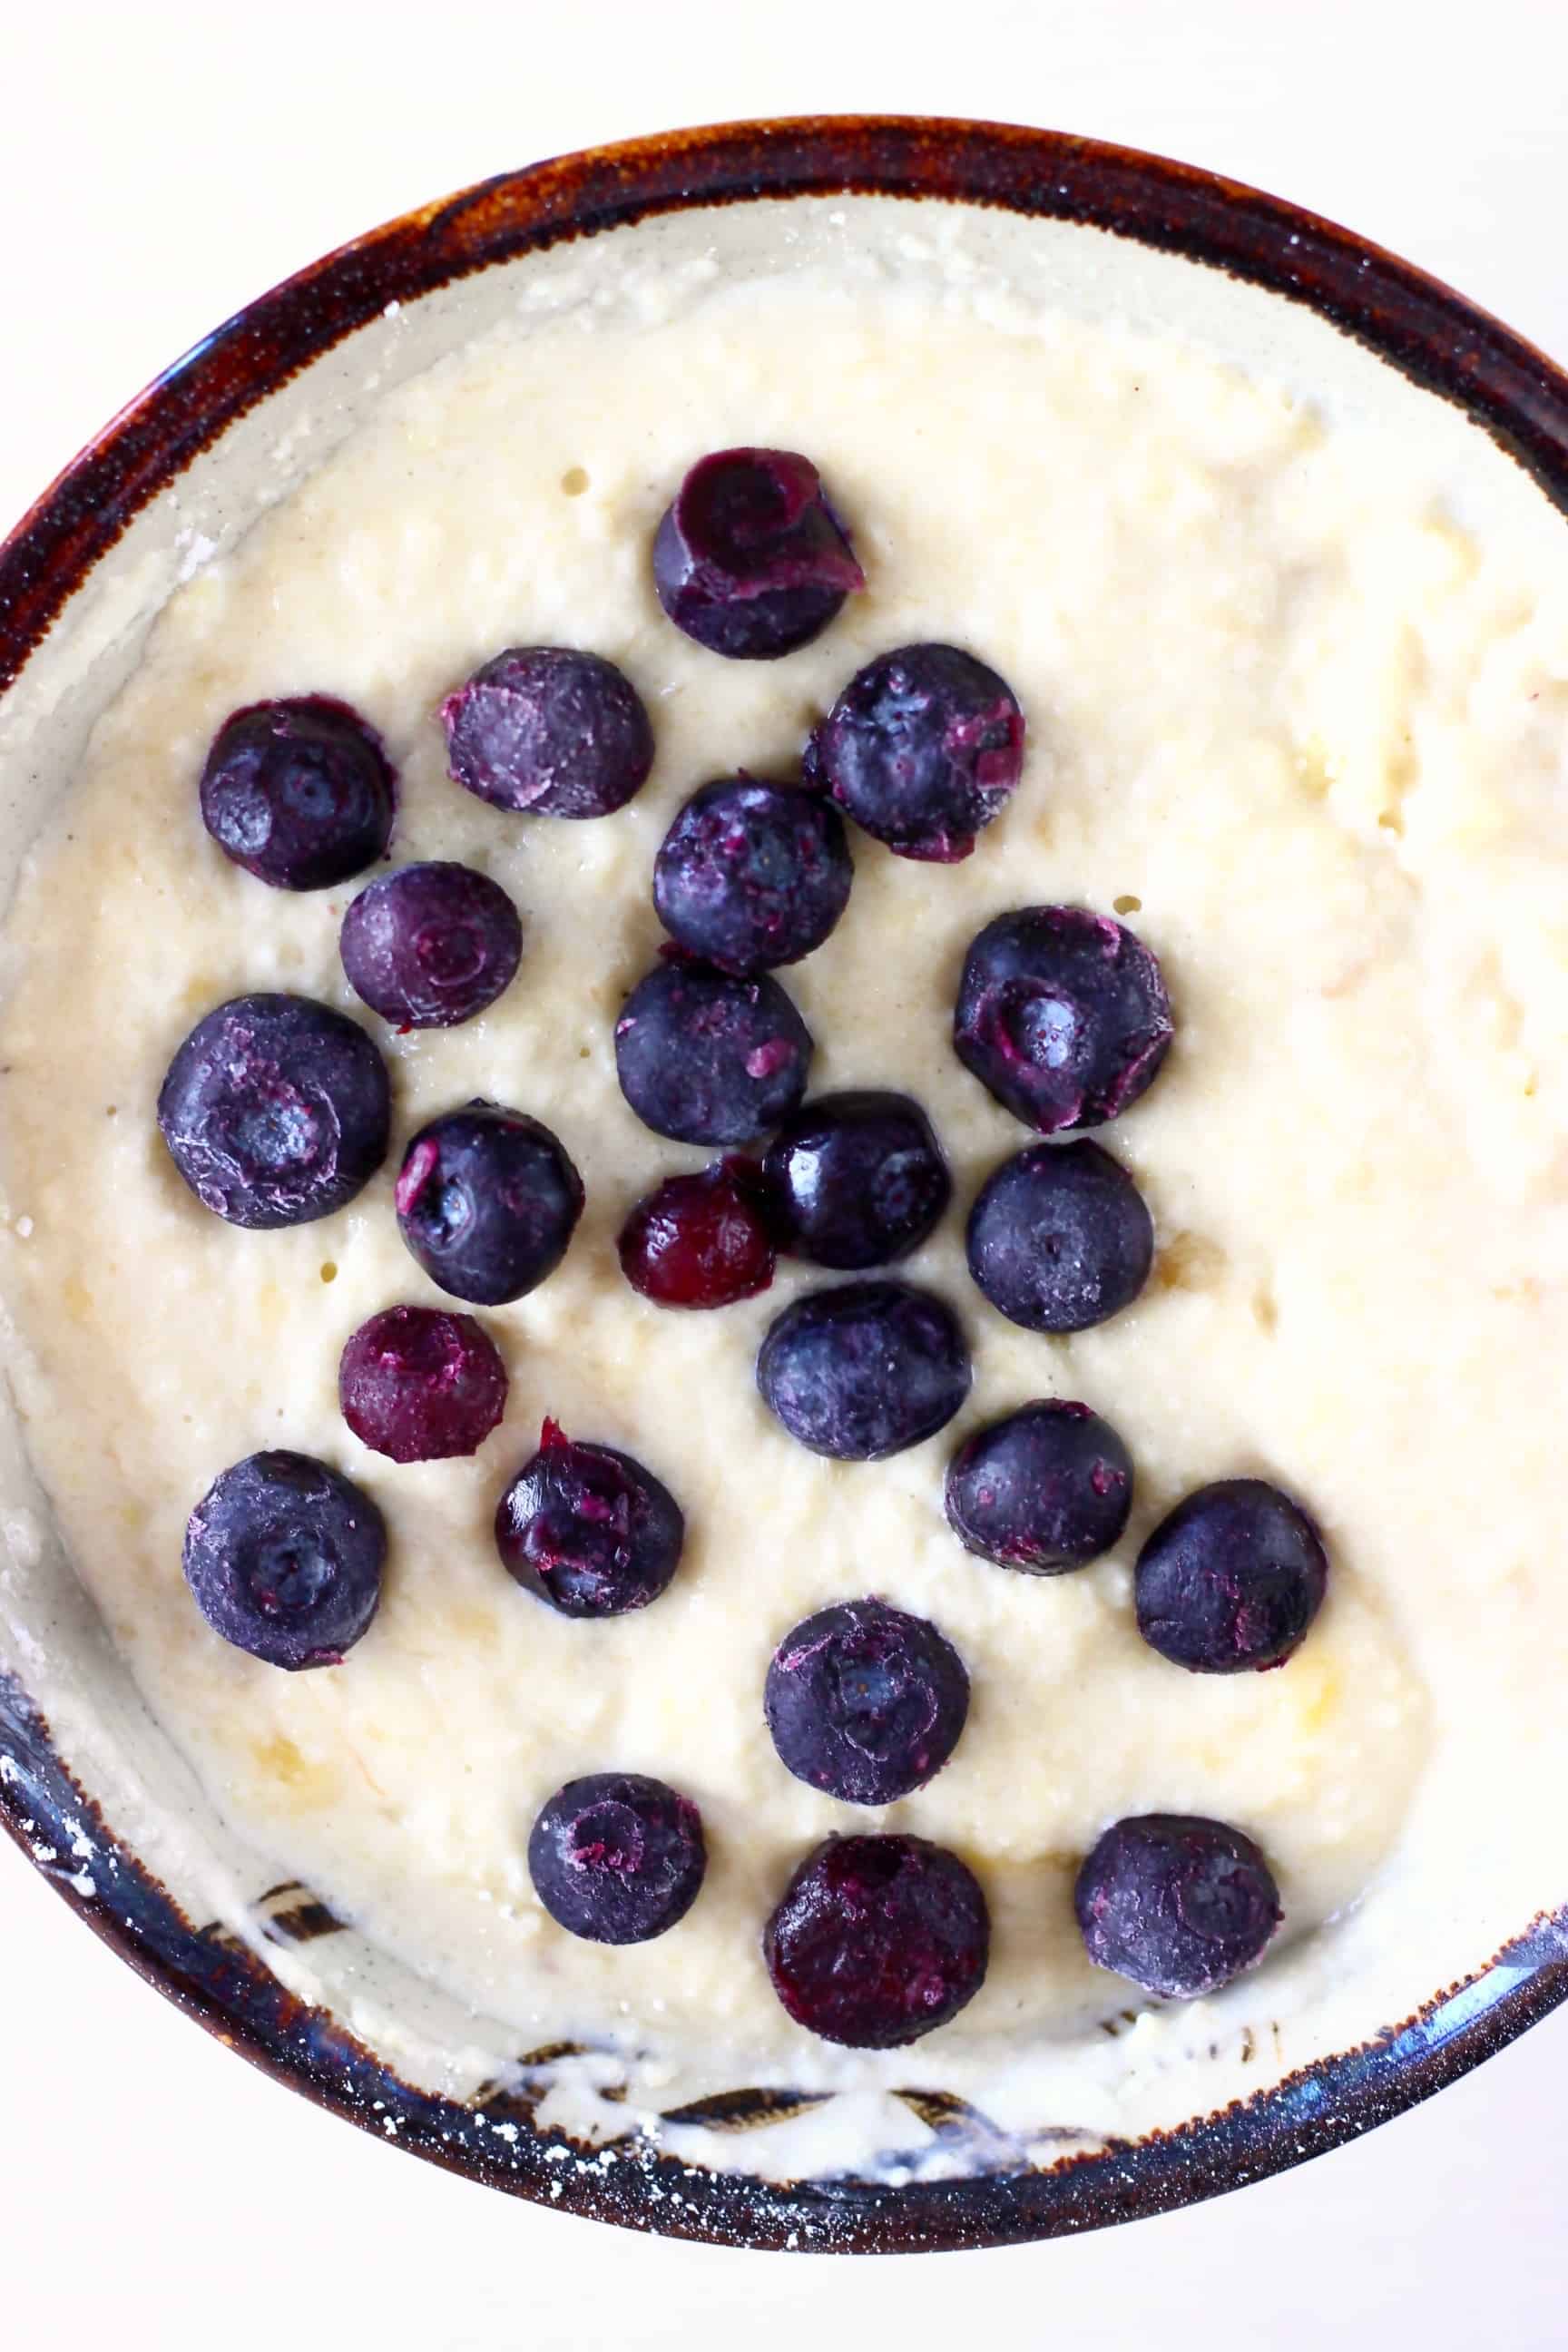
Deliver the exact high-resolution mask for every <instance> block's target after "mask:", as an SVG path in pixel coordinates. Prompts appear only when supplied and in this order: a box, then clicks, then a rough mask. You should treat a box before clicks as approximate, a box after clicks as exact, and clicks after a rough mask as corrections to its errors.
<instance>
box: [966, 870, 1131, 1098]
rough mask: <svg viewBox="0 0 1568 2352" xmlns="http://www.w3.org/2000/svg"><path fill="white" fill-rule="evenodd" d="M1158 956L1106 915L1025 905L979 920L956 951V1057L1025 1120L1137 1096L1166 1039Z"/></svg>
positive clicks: (1082, 908) (1083, 909) (1085, 910)
mask: <svg viewBox="0 0 1568 2352" xmlns="http://www.w3.org/2000/svg"><path fill="white" fill-rule="evenodd" d="M1171 1036H1172V1024H1171V1003H1170V999H1169V998H1168V997H1167V995H1166V994H1165V983H1164V982H1163V979H1162V978H1161V976H1160V967H1159V965H1158V963H1156V961H1154V958H1153V957H1152V955H1151V954H1150V952H1149V950H1148V949H1147V948H1146V947H1145V946H1144V945H1143V942H1142V940H1139V939H1137V938H1135V937H1134V935H1133V934H1132V932H1131V931H1130V930H1128V929H1127V928H1126V926H1125V925H1124V924H1121V923H1113V922H1112V921H1111V919H1110V916H1109V915H1094V914H1090V913H1089V910H1088V908H1084V907H1025V908H1020V910H1019V911H1018V912H1017V913H1016V914H1012V915H998V916H997V918H996V919H995V921H994V922H992V923H987V924H986V926H985V929H984V930H983V931H982V932H981V933H980V934H979V936H978V937H977V938H976V939H975V940H974V942H973V945H972V946H971V948H970V950H969V953H968V955H967V957H966V958H965V959H964V965H963V980H962V981H961V982H960V983H959V991H958V1005H957V1009H956V1011H955V1013H954V1014H953V1024H952V1040H953V1045H954V1048H955V1050H956V1052H957V1055H958V1058H959V1060H960V1061H961V1062H962V1063H963V1066H964V1067H965V1068H966V1069H969V1070H973V1073H974V1075H975V1076H976V1077H977V1078H978V1079H979V1080H980V1083H981V1085H982V1086H984V1087H987V1088H988V1089H989V1090H990V1092H991V1093H992V1094H994V1096H995V1097H996V1099H997V1101H998V1102H999V1103H1001V1104H1002V1105H1003V1107H1004V1108H1005V1109H1007V1110H1010V1111H1011V1112H1012V1113H1013V1115H1014V1117H1015V1118H1021V1119H1022V1120H1023V1122H1024V1124H1025V1126H1026V1127H1033V1128H1037V1129H1038V1130H1039V1132H1040V1134H1042V1135H1059V1134H1062V1133H1064V1132H1065V1131H1066V1130H1067V1129H1070V1128H1076V1127H1098V1126H1100V1124H1101V1123H1102V1122H1103V1121H1104V1120H1106V1119H1110V1118H1116V1117H1117V1115H1118V1113H1119V1112H1121V1111H1124V1110H1125V1109H1126V1108H1128V1105H1129V1104H1130V1103H1135V1102H1136V1101H1137V1099H1138V1097H1139V1096H1140V1095H1141V1094H1142V1093H1143V1091H1144V1089H1145V1088H1146V1087H1149V1086H1150V1085H1151V1084H1152V1082H1153V1079H1154V1076H1155V1074H1156V1072H1157V1071H1158V1070H1159V1067H1160V1065H1161V1064H1162V1062H1163V1060H1164V1058H1165V1055H1166V1053H1167V1052H1168V1050H1169V1048H1170V1044H1171Z"/></svg>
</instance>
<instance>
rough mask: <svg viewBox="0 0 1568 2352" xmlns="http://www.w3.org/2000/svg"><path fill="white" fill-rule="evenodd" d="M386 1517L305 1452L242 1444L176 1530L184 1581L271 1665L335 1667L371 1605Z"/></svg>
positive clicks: (231, 1635) (236, 1638)
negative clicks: (243, 1450) (242, 1453)
mask: <svg viewBox="0 0 1568 2352" xmlns="http://www.w3.org/2000/svg"><path fill="white" fill-rule="evenodd" d="M385 1558H386V1527H385V1523H384V1520H383V1518H382V1516H381V1513H380V1512H379V1511H378V1510H377V1509H376V1507H375V1505H374V1503H373V1502H372V1501H371V1499H370V1496H368V1495H365V1494H362V1493H361V1491H360V1489H359V1488H358V1487H357V1486H354V1485H353V1482H352V1481H351V1480H350V1479H347V1478H344V1477H342V1476H340V1475H339V1474H338V1472H337V1471H335V1470H329V1469H328V1467H327V1465H326V1464H325V1463H324V1462H316V1461H313V1460H312V1459H311V1457H310V1454H286V1453H274V1454H247V1456H246V1459H245V1460H244V1461H243V1462H237V1463H235V1464H234V1465H233V1467H232V1468H231V1469H228V1470H226V1471H225V1472H224V1473H223V1475H222V1476H221V1477H219V1478H217V1479H216V1480H215V1481H214V1483H213V1485H212V1486H210V1487H209V1488H208V1489H207V1492H206V1493H205V1495H204V1496H202V1499H201V1501H200V1502H199V1503H198V1504H197V1505H196V1507H195V1510H194V1511H193V1512H192V1513H191V1516H190V1520H189V1523H188V1524H187V1526H186V1528H185V1580H186V1582H187V1583H188V1584H189V1586H190V1588H191V1591H192V1593H193V1594H194V1595H195V1603H196V1606H197V1608H198V1609H199V1610H200V1611H201V1612H202V1615H203V1616H204V1617H205V1619H206V1621H207V1623H208V1624H209V1625H210V1626H211V1627H212V1629H213V1632H214V1633H221V1634H222V1635H223V1638H224V1640H225V1641H226V1642H232V1643H234V1645H235V1647H236V1649H239V1650H248V1651H249V1653H250V1654H251V1656H252V1657H253V1658H262V1659H265V1661H266V1663H267V1664H268V1665H269V1666H286V1667H288V1668H289V1670H290V1671H294V1670H296V1669H298V1668H299V1667H301V1666H335V1665H338V1664H341V1663H342V1656H343V1653H344V1652H345V1651H346V1650H352V1649H353V1645H354V1643H356V1642H357V1641H358V1640H359V1638H360V1635H361V1634H362V1633H363V1632H364V1631H365V1629H366V1627H367V1626H368V1625H369V1623H370V1621H371V1619H372V1618H373V1617H374V1615H375V1612H376V1604H377V1603H378V1601H380V1599H381V1571H382V1564H383V1562H384V1559H385Z"/></svg>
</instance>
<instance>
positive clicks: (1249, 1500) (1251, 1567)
mask: <svg viewBox="0 0 1568 2352" xmlns="http://www.w3.org/2000/svg"><path fill="white" fill-rule="evenodd" d="M1328 1579H1329V1559H1328V1554H1327V1553H1326V1552H1325V1550H1324V1549H1323V1539H1322V1538H1321V1535H1320V1534H1319V1533H1318V1530H1317V1528H1316V1527H1315V1526H1314V1525H1313V1523H1312V1521H1311V1520H1310V1518H1309V1517H1308V1516H1307V1514H1306V1512H1305V1511H1304V1510H1302V1508H1301V1507H1300V1504H1299V1503H1293V1502H1292V1501H1291V1499H1290V1497H1289V1495H1282V1494H1281V1493H1280V1491H1279V1487H1278V1486H1269V1485H1268V1481H1267V1480H1266V1479H1263V1478H1222V1479H1220V1480H1219V1482H1218V1484H1217V1485H1215V1486H1200V1487H1199V1488H1198V1490H1197V1493H1196V1494H1195V1495H1189V1496H1187V1498H1186V1501H1185V1502H1184V1503H1178V1504H1177V1506H1176V1507H1175V1509H1174V1510H1173V1512H1172V1513H1171V1514H1170V1516H1169V1517H1168V1518H1164V1519H1162V1520H1161V1522H1160V1524H1159V1526H1158V1527H1157V1528H1155V1530H1154V1532H1153V1534H1152V1536H1151V1537H1150V1538H1149V1540H1148V1542H1147V1543H1146V1544H1145V1545H1144V1547H1143V1549H1142V1551H1141V1552H1140V1553H1139V1555H1138V1573H1137V1586H1136V1601H1137V1610H1138V1631H1139V1632H1140V1633H1142V1636H1143V1639H1144V1640H1145V1641H1146V1642H1147V1643H1149V1644H1150V1646H1151V1647H1152V1648H1153V1649H1156V1650H1158V1651H1159V1653H1160V1654H1161V1656H1162V1657H1163V1658H1169V1659H1170V1661H1171V1663H1172V1664H1173V1665H1177V1666H1185V1667H1186V1668H1187V1669H1188V1670H1189V1672H1190V1673H1192V1674H1194V1675H1239V1674H1245V1673H1247V1670H1248V1669H1249V1668H1261V1667H1264V1666H1282V1665H1283V1664H1284V1663H1285V1661H1286V1659H1287V1658H1289V1656H1290V1655H1291V1654H1293V1653H1294V1652H1295V1651H1296V1650H1298V1649H1300V1645H1301V1643H1303V1642H1304V1641H1305V1640H1306V1638H1307V1632H1308V1628H1309V1627H1310V1624H1311V1622H1312V1620H1313V1618H1314V1617H1315V1616H1316V1615H1317V1613H1318V1612H1319V1610H1320V1609H1321V1607H1322V1605H1323V1594H1324V1591H1325V1590H1326V1588H1327V1585H1328Z"/></svg>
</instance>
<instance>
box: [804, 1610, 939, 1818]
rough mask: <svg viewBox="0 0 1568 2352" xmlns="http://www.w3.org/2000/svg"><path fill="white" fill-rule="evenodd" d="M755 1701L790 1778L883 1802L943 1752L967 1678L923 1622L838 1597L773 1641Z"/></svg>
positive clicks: (848, 1798)
mask: <svg viewBox="0 0 1568 2352" xmlns="http://www.w3.org/2000/svg"><path fill="white" fill-rule="evenodd" d="M763 1711H764V1713H765V1714H766V1716H767V1719H768V1729H769V1730H770V1731H771V1732H772V1733H773V1746H774V1747H775V1748H777V1749H778V1753H779V1761H780V1763H781V1764H783V1765H784V1767H785V1769H787V1770H788V1771H791V1772H793V1773H794V1774H795V1779H796V1780H805V1782H806V1783H807V1784H808V1785H809V1786H810V1787H811V1788H813V1789H825V1790H826V1792H827V1794H828V1795H829V1796H830V1797H838V1798H841V1799H842V1800H843V1801H844V1802H845V1803H846V1804H847V1805H891V1804H894V1803H896V1801H898V1799H899V1798H900V1797H907V1796H909V1795H910V1793H911V1791H912V1790H916V1789H923V1788H924V1786H925V1784H926V1782H927V1781H928V1780H931V1779H932V1778H933V1777H934V1776H935V1775H936V1774H937V1773H938V1772H940V1771H941V1770H942V1766H943V1765H944V1764H945V1763H946V1762H947V1759H948V1758H949V1757H950V1756H951V1755H952V1751H953V1749H954V1748H956V1746H957V1745H958V1737H959V1734H960V1732H961V1731H962V1730H963V1726H964V1721H965V1718H966V1717H967V1716H968V1714H969V1676H968V1675H967V1673H966V1672H965V1671H964V1664H963V1659H962V1658H961V1657H960V1656H959V1654H958V1652H957V1651H956V1650H955V1649H954V1648H953V1646H952V1643H951V1642H950V1641H948V1640H947V1638H946V1636H945V1635H944V1634H942V1633H938V1632H937V1629H936V1627H935V1626H934V1625H932V1624H930V1623H928V1622H927V1621H926V1619H925V1618H923V1617H910V1616H908V1615H907V1614H906V1613H905V1612H904V1611H903V1610H901V1609H894V1608H891V1607H890V1606H889V1603H888V1602H887V1601H876V1600H871V1601H837V1602H836V1603H835V1605H834V1606H833V1607H832V1608H830V1609H819V1610H818V1611H817V1612H816V1616H815V1617H807V1618H806V1619H805V1622H803V1623H802V1624H799V1625H797V1626H796V1627H795V1631H794V1633H787V1634H786V1635H785V1636H784V1640H783V1641H782V1642H781V1643H779V1646H778V1648H777V1649H776V1650H775V1651H774V1653H773V1664H772V1665H771V1666H770V1667H769V1668H768V1678H767V1684H766V1687H765V1689H764V1692H763Z"/></svg>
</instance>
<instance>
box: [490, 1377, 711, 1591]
mask: <svg viewBox="0 0 1568 2352" xmlns="http://www.w3.org/2000/svg"><path fill="white" fill-rule="evenodd" d="M685 1540H686V1521H685V1519H684V1518H683V1517H682V1516H681V1511H680V1506H679V1503H678V1502H677V1501H676V1499H675V1497H674V1496H673V1495H671V1494H670V1492H669V1490H668V1487H666V1486H661V1485H660V1484H659V1482H658V1479H657V1478H656V1477H655V1476H654V1475H653V1473H652V1471H651V1470H645V1469H644V1467H643V1465H642V1464H641V1463H640V1462H634V1460H633V1459H632V1457H631V1455H630V1454H622V1453H620V1452H619V1451H618V1450H617V1448H616V1447H615V1446H613V1445H588V1444H582V1443H580V1442H579V1441H578V1440H576V1439H574V1438H569V1437H567V1436H566V1435H565V1434H564V1433H563V1431H562V1430H561V1429H560V1428H558V1427H557V1425H556V1423H554V1422H552V1421H547V1422H546V1423H545V1424H544V1427H543V1429H542V1432H541V1433H540V1444H539V1451H538V1453H537V1454H535V1455H534V1457H533V1459H532V1461H531V1462H525V1463H524V1464H523V1466H522V1468H521V1470H520V1471H519V1472H518V1474H517V1476H516V1477H515V1478H514V1479H513V1480H512V1482H511V1484H510V1486H509V1487H508V1488H507V1490H506V1492H505V1494H504V1495H503V1496H501V1498H500V1505H499V1507H498V1508H497V1511H496V1549H497V1550H498V1551H499V1552H500V1556H501V1564H502V1566H503V1567H504V1568H505V1569H506V1571H507V1573H508V1575H509V1576H511V1577H514V1578H515V1579H516V1580H517V1582H518V1583H519V1584H521V1586H522V1587H523V1589H524V1591H528V1592H531V1593H533V1594H535V1595H536V1596H537V1598H538V1599H539V1600H541V1601H549V1603H550V1606H551V1607H552V1609H558V1610H559V1611H560V1612H561V1614H562V1615H563V1617H622V1616H625V1614H626V1612H627V1610H629V1609H646V1608H647V1604H648V1602H649V1601H657V1600H658V1596H659V1594H660V1593H661V1592H662V1591H664V1588H665V1586H666V1585H667V1584H668V1582H669V1580H670V1578H671V1577H672V1576H673V1575H674V1574H675V1571H676V1568H677V1566H678V1564H679V1559H680V1548H681V1545H682V1544H683V1543H684V1542H685Z"/></svg>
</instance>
